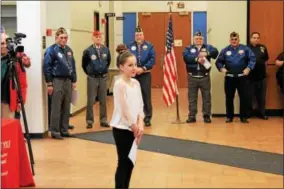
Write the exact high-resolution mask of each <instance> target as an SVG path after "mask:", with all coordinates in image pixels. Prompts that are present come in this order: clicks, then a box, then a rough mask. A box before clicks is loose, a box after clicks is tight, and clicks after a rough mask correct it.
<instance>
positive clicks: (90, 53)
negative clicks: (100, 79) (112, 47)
mask: <svg viewBox="0 0 284 189" xmlns="http://www.w3.org/2000/svg"><path fill="white" fill-rule="evenodd" d="M110 62H111V55H110V52H109V49H108V48H107V47H105V46H103V45H101V46H100V48H96V47H95V46H94V45H91V46H89V47H88V48H87V49H86V50H84V52H83V57H82V68H83V70H84V72H85V73H86V74H87V75H89V76H104V75H105V74H107V73H108V68H109V65H110Z"/></svg>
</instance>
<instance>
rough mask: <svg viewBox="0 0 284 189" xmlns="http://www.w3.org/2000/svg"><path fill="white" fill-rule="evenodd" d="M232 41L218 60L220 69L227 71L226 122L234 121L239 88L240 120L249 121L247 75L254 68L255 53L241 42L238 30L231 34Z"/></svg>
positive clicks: (217, 64) (217, 63)
mask: <svg viewBox="0 0 284 189" xmlns="http://www.w3.org/2000/svg"><path fill="white" fill-rule="evenodd" d="M230 43H231V44H230V45H228V46H227V47H225V48H224V49H222V51H221V52H220V54H219V57H218V58H217V60H216V66H217V68H218V70H219V71H220V72H223V73H225V94H226V114H227V119H226V122H227V123H230V122H233V118H234V97H235V92H236V89H237V90H238V94H239V97H240V120H241V122H242V123H248V120H247V110H248V105H247V104H248V95H247V94H246V93H247V90H248V82H247V76H248V74H249V72H250V71H251V70H252V69H253V68H254V65H255V55H254V54H253V52H252V50H251V49H250V48H248V47H247V46H245V45H242V44H240V39H239V34H238V33H236V32H232V33H231V34H230Z"/></svg>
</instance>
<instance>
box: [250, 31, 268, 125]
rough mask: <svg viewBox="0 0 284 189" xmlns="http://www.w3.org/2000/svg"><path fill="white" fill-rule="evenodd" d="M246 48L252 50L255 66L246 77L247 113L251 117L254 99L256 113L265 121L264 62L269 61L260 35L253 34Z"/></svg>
mask: <svg viewBox="0 0 284 189" xmlns="http://www.w3.org/2000/svg"><path fill="white" fill-rule="evenodd" d="M248 47H249V48H250V49H251V50H252V52H253V53H254V55H255V57H256V64H255V67H254V69H253V70H252V71H251V72H250V74H249V76H248V81H249V89H250V91H249V92H250V94H249V95H250V100H249V107H248V108H249V109H248V113H249V116H251V113H252V111H253V99H254V97H256V100H257V105H258V111H259V113H260V117H261V118H262V119H264V120H267V119H268V117H267V116H266V115H265V99H266V62H267V61H268V59H269V56H268V51H267V48H266V47H265V46H264V45H263V44H260V33H258V32H253V33H252V34H251V37H250V44H249V45H248Z"/></svg>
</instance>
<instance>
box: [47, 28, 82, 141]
mask: <svg viewBox="0 0 284 189" xmlns="http://www.w3.org/2000/svg"><path fill="white" fill-rule="evenodd" d="M55 35H56V38H57V40H56V43H55V44H53V45H51V46H50V47H48V48H47V49H46V52H45V56H44V65H43V70H44V75H45V80H46V83H47V89H48V93H49V94H50V95H51V94H52V101H51V117H50V132H51V136H52V138H55V139H63V138H62V137H72V136H73V135H71V134H70V133H69V132H68V126H69V117H70V103H71V98H72V90H73V89H75V87H76V82H77V73H76V66H75V59H74V55H73V51H72V49H71V48H70V47H69V46H67V45H66V44H67V40H68V35H67V32H66V30H65V29H64V28H59V29H58V30H57V32H56V34H55Z"/></svg>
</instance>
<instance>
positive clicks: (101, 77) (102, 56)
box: [82, 31, 111, 129]
mask: <svg viewBox="0 0 284 189" xmlns="http://www.w3.org/2000/svg"><path fill="white" fill-rule="evenodd" d="M110 62H111V55H110V51H109V49H108V48H107V47H106V46H104V45H102V34H101V32H100V31H95V32H93V44H92V45H90V46H89V47H88V48H87V49H86V50H84V52H83V57H82V68H83V70H84V72H85V73H86V74H87V77H88V78H87V95H88V99H87V114H86V121H87V129H90V128H92V127H93V123H94V112H93V106H94V103H95V102H96V97H97V96H98V98H99V102H100V125H101V127H109V124H108V122H107V107H106V98H107V83H106V81H107V73H108V68H109V65H110Z"/></svg>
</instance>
